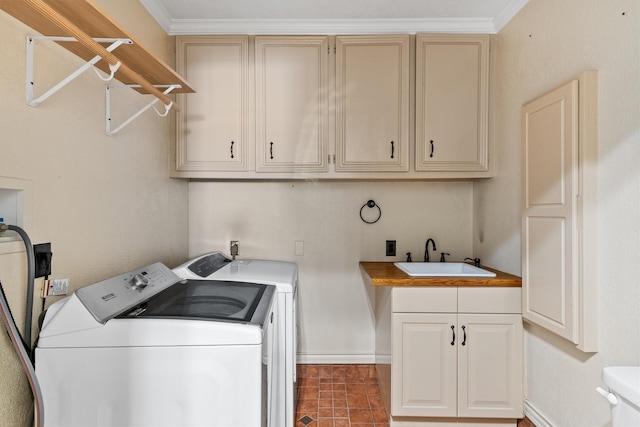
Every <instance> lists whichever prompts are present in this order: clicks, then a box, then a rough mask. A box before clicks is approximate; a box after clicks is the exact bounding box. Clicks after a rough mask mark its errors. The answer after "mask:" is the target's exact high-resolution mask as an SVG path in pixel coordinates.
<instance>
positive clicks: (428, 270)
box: [394, 262, 496, 277]
mask: <svg viewBox="0 0 640 427" xmlns="http://www.w3.org/2000/svg"><path fill="white" fill-rule="evenodd" d="M394 264H395V266H396V267H398V268H399V269H400V270H402V271H404V272H405V273H407V274H408V275H409V276H416V277H430V276H463V277H496V273H492V272H491V271H487V270H483V269H482V268H478V267H474V266H473V265H469V264H466V263H464V262H395V263H394Z"/></svg>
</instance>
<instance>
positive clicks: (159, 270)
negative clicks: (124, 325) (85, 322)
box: [75, 262, 181, 323]
mask: <svg viewBox="0 0 640 427" xmlns="http://www.w3.org/2000/svg"><path fill="white" fill-rule="evenodd" d="M180 280H181V279H180V278H179V277H178V276H177V275H176V274H175V273H174V272H173V271H171V270H170V269H169V268H168V267H167V266H165V265H164V264H162V263H161V262H157V263H155V264H151V265H148V266H146V267H142V268H138V269H135V270H132V271H129V272H128V273H123V274H121V275H119V276H116V277H112V278H110V279H107V280H103V281H102V282H98V283H94V284H93V285H89V286H86V287H84V288H81V289H78V290H77V291H76V292H75V293H76V296H77V297H78V299H79V300H80V301H81V302H82V304H84V306H85V307H86V308H87V310H89V312H90V313H91V315H92V316H93V317H95V319H96V320H97V321H98V322H100V323H105V322H106V321H107V320H109V319H111V318H113V317H115V316H117V315H119V314H121V313H124V312H125V311H127V310H130V309H131V308H133V307H135V306H136V305H138V304H141V303H143V302H144V301H146V300H148V299H149V298H151V297H152V296H154V295H156V294H157V293H159V292H161V291H163V290H165V289H167V288H168V287H169V286H171V285H174V284H176V283H178V282H179V281H180Z"/></svg>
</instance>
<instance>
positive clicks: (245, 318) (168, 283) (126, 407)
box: [35, 263, 279, 427]
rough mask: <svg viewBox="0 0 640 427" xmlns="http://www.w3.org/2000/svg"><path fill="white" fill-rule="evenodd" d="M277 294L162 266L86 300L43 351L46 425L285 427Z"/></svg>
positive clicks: (64, 312)
mask: <svg viewBox="0 0 640 427" xmlns="http://www.w3.org/2000/svg"><path fill="white" fill-rule="evenodd" d="M275 309H276V304H275V287H274V286H268V285H265V284H258V283H247V282H243V283H237V282H233V283H232V282H227V281H219V280H206V281H202V280H198V281H193V280H183V279H181V278H180V277H178V276H177V275H176V274H175V273H173V272H172V271H171V270H170V269H168V268H167V267H166V266H164V265H163V264H161V263H156V264H153V265H150V266H147V267H144V268H140V269H136V270H134V271H131V272H128V273H125V274H122V275H120V276H117V277H114V278H111V279H108V280H105V281H103V282H99V283H96V284H94V285H90V286H87V287H85V288H82V289H79V290H77V291H76V292H75V293H74V294H73V295H71V296H70V297H67V298H65V299H64V300H61V301H59V302H57V303H55V304H53V305H52V306H51V307H50V308H49V309H48V310H47V312H46V316H45V319H44V322H43V325H42V330H41V333H40V337H39V342H38V346H37V348H36V362H35V363H36V375H37V377H38V380H39V381H40V386H41V389H42V395H43V401H44V414H45V422H46V426H47V427H55V426H60V427H72V426H82V427H89V426H109V427H114V426H118V427H124V426H143V427H159V426H167V427H168V426H171V427H177V426H179V427H187V426H189V427H195V426H198V427H200V426H212V427H257V426H260V427H279V424H278V423H277V422H276V421H275V415H276V410H275V408H274V405H275V402H276V401H275V399H274V398H273V396H274V391H275V390H274V389H275V383H274V382H273V381H271V378H276V377H278V376H279V374H278V372H277V369H278V364H277V363H274V361H275V357H277V353H276V348H277V347H276V346H275V339H276V336H275V334H274V331H276V330H277V319H278V317H277V313H276V312H275V311H274V310H275Z"/></svg>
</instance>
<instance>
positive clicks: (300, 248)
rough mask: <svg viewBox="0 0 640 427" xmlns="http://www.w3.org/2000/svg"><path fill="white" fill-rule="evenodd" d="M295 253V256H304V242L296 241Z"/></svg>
mask: <svg viewBox="0 0 640 427" xmlns="http://www.w3.org/2000/svg"><path fill="white" fill-rule="evenodd" d="M293 253H294V255H295V256H303V255H304V240H296V241H295V244H294V249H293Z"/></svg>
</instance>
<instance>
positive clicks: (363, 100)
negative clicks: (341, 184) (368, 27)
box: [335, 35, 409, 171]
mask: <svg viewBox="0 0 640 427" xmlns="http://www.w3.org/2000/svg"><path fill="white" fill-rule="evenodd" d="M336 110H337V113H336V128H337V131H336V166H335V169H336V171H408V170H409V36H408V35H388V36H385V35H382V36H338V37H336Z"/></svg>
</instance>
